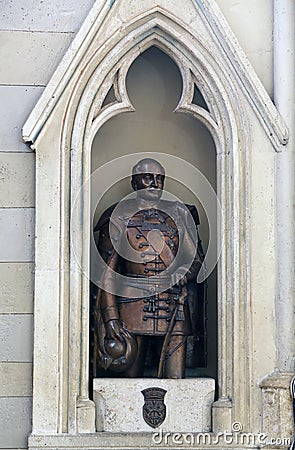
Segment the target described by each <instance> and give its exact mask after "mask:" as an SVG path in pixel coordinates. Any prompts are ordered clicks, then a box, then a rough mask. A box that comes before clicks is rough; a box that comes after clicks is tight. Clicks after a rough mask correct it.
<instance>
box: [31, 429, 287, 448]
mask: <svg viewBox="0 0 295 450" xmlns="http://www.w3.org/2000/svg"><path fill="white" fill-rule="evenodd" d="M154 433H155V432H153V431H151V432H150V433H108V432H102V433H90V434H80V435H69V434H64V435H47V436H44V435H43V436H41V435H31V436H30V438H29V450H45V449H52V450H79V449H84V450H133V449H134V450H138V449H140V450H150V449H157V448H169V449H170V450H179V449H191V450H192V449H200V450H207V449H208V450H209V449H210V450H227V449H231V450H248V449H249V450H250V449H251V450H260V449H261V448H263V449H264V450H281V449H282V450H283V449H286V447H287V446H286V445H265V446H263V445H261V444H260V445H247V444H241V443H240V444H236V443H235V442H234V443H233V444H228V443H226V442H225V441H224V439H223V440H222V439H220V441H219V442H218V444H214V442H216V441H217V440H218V434H216V433H193V434H191V436H192V437H193V442H192V441H190V440H189V439H190V437H189V435H190V434H189V433H187V436H186V437H185V435H184V434H181V433H172V434H171V435H170V436H166V437H165V433H163V439H162V442H160V443H159V442H154V440H153V434H154ZM167 434H168V433H167ZM178 434H180V437H179V436H176V435H178ZM205 434H206V436H207V441H203V440H202V439H203V438H202V439H201V437H202V436H204V435H205ZM209 438H210V442H211V443H208V442H209ZM185 440H186V442H185ZM158 441H159V438H158ZM175 441H178V442H175Z"/></svg>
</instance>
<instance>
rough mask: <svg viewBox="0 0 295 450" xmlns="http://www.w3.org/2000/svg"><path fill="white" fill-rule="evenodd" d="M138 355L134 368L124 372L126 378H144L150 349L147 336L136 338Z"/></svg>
mask: <svg viewBox="0 0 295 450" xmlns="http://www.w3.org/2000/svg"><path fill="white" fill-rule="evenodd" d="M136 340H137V355H136V359H135V361H134V363H133V364H132V366H131V367H130V368H129V369H127V370H126V372H124V375H125V376H126V377H130V378H137V377H142V376H143V372H144V363H145V359H146V354H147V349H148V338H147V337H146V336H136Z"/></svg>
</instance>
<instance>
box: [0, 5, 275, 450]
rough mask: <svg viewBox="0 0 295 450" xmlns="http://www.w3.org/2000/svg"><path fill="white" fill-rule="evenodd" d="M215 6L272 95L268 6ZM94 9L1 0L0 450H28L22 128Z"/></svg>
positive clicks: (27, 224)
mask: <svg viewBox="0 0 295 450" xmlns="http://www.w3.org/2000/svg"><path fill="white" fill-rule="evenodd" d="M121 1H124V0H121ZM217 3H218V5H219V7H220V8H221V10H222V11H223V13H224V15H225V17H226V19H227V20H228V22H229V24H230V26H231V27H232V29H233V31H234V33H235V34H236V36H237V38H238V40H239V42H240V44H241V46H242V47H243V49H244V50H245V51H246V53H247V55H248V57H249V60H250V62H251V63H252V64H253V66H254V68H255V70H256V71H257V74H258V75H259V76H260V78H261V80H262V82H263V84H264V86H265V87H266V89H267V90H268V92H269V93H270V95H272V92H273V83H272V78H273V76H272V73H273V68H272V2H271V1H269V0H260V1H259V2H257V0H251V1H247V2H245V1H244V0H236V1H234V0H217ZM92 4H93V0H82V1H80V2H79V6H78V7H77V2H75V1H74V0H62V1H57V0H44V1H42V0H38V1H37V0H24V1H22V2H21V1H20V0H19V1H14V2H13V1H12V0H10V1H7V2H4V0H0V5H1V8H0V17H1V19H0V20H1V22H0V42H1V43H2V45H1V46H0V60H1V65H0V93H1V102H0V118H1V120H0V129H1V140H0V152H1V154H0V186H1V189H0V208H1V211H0V242H1V244H0V280H1V282H0V286H1V287H0V290H1V300H2V301H1V304H0V448H7V449H8V448H12V449H16V448H18V449H20V448H21V449H23V448H26V447H27V435H28V433H29V432H30V426H31V425H30V422H31V408H32V405H31V394H32V357H33V355H32V339H33V338H32V336H33V285H34V167H35V158H34V157H35V155H34V153H32V152H31V151H30V149H29V148H28V147H27V146H26V145H25V144H24V143H23V142H22V138H21V128H22V125H23V124H24V122H25V120H26V118H27V116H28V114H29V113H30V112H31V110H32V109H33V107H34V105H35V104H36V102H37V100H38V98H39V97H40V95H41V93H42V92H43V90H44V88H45V86H46V85H47V83H48V81H49V80H50V78H51V76H52V74H53V72H54V70H55V68H56V67H57V65H58V63H59V61H60V60H61V58H62V56H63V55H64V53H65V51H66V49H67V48H68V46H69V44H70V42H71V41H72V39H73V37H74V36H75V33H76V32H77V30H78V29H79V27H80V25H81V24H82V22H83V19H84V18H85V16H86V15H87V13H88V11H89V10H90V8H91V6H92Z"/></svg>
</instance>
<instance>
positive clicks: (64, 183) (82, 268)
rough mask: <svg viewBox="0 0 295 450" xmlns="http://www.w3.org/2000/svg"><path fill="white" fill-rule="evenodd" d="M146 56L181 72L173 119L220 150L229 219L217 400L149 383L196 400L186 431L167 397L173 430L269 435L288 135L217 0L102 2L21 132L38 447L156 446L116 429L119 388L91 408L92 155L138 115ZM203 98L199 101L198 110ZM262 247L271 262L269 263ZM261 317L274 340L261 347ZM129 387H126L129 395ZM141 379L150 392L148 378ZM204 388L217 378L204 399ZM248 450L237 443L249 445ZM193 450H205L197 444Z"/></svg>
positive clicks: (137, 433) (34, 443)
mask: <svg viewBox="0 0 295 450" xmlns="http://www.w3.org/2000/svg"><path fill="white" fill-rule="evenodd" d="M150 47H157V48H158V49H160V50H161V51H162V52H164V53H165V54H166V55H168V56H169V58H171V59H172V60H173V61H174V63H175V64H176V65H177V67H178V69H179V72H180V75H181V80H182V93H181V97H180V99H179V102H178V104H177V105H175V112H177V113H182V114H184V115H187V116H190V117H192V118H194V119H195V120H196V123H197V122H199V123H202V124H203V126H204V127H205V128H206V129H207V131H208V133H209V134H210V136H211V138H212V140H213V141H214V149H215V152H216V154H215V166H216V192H217V196H218V199H219V202H220V208H221V211H222V214H219V215H218V214H217V230H218V233H217V234H218V241H219V242H221V241H222V243H223V246H222V252H221V254H220V258H219V261H218V266H217V278H218V287H217V296H216V298H217V332H218V349H217V358H216V359H217V376H216V384H217V390H216V392H217V397H216V398H215V401H214V403H212V401H213V382H214V380H212V379H207V380H206V379H205V380H202V379H198V378H195V377H192V378H190V379H186V380H177V381H175V380H160V381H159V380H157V379H153V380H152V386H157V385H158V386H159V387H161V386H160V384H161V383H164V385H165V386H167V389H166V390H167V391H169V390H170V389H171V392H173V389H174V388H175V387H174V386H173V387H169V386H170V384H174V383H176V385H177V387H176V388H177V389H178V391H181V390H182V389H183V390H184V391H185V392H184V393H183V396H185V395H186V396H187V394H188V392H191V394H190V397H191V398H189V399H188V401H190V402H191V403H190V404H192V405H193V404H194V405H195V406H194V408H193V409H190V411H189V416H190V417H187V423H188V424H187V427H186V428H185V429H184V430H177V424H178V423H179V418H178V417H173V415H171V411H173V408H174V407H173V402H175V400H176V399H175V397H174V395H172V397H173V399H172V400H171V401H172V403H170V400H169V405H171V406H169V408H170V409H169V419H167V420H168V422H167V424H166V425H165V427H164V429H165V432H166V431H167V432H168V433H169V432H172V431H180V432H181V431H189V432H190V433H196V434H198V433H202V432H206V433H208V434H209V435H210V436H211V444H210V445H209V447H212V448H226V444H225V443H222V441H221V440H219V441H218V439H217V438H216V436H218V435H217V434H216V433H218V432H225V431H231V430H232V426H233V424H236V423H237V422H238V423H239V424H241V426H242V428H243V430H244V431H245V432H249V433H254V434H255V433H256V434H257V433H259V432H261V424H260V419H259V417H260V415H261V414H263V408H262V400H261V390H260V387H259V381H260V380H261V379H262V378H263V376H264V375H265V374H267V373H270V372H271V371H272V370H273V368H274V367H275V324H274V321H273V317H274V292H275V277H267V280H266V279H265V276H264V275H265V273H274V272H275V256H274V254H273V253H274V252H273V251H272V249H273V248H274V226H273V225H274V211H273V209H274V208H273V205H274V203H275V202H274V199H275V191H274V182H273V178H274V160H275V157H274V156H275V152H277V151H281V150H282V149H283V146H284V144H285V143H286V141H287V129H286V127H285V125H284V123H283V121H282V119H281V117H280V116H279V114H278V112H277V110H276V108H275V107H274V105H273V103H272V102H271V100H270V98H269V97H268V95H267V93H266V91H265V90H264V88H263V86H262V85H261V83H260V81H259V80H258V78H257V76H256V74H255V72H254V70H253V68H252V67H251V66H250V64H249V62H248V60H247V58H246V57H245V55H244V53H243V51H242V50H241V48H240V47H239V44H238V43H237V40H236V39H235V38H234V36H233V34H232V32H231V30H230V28H229V27H228V25H227V24H226V22H225V20H224V18H223V16H222V14H221V12H220V10H219V9H218V7H217V5H216V3H215V1H214V0H183V1H182V2H179V1H178V0H175V1H171V0H169V1H167V0H157V1H156V2H155V1H154V0H147V1H145V2H130V1H126V0H116V1H111V2H109V1H106V0H97V1H96V3H95V4H94V6H93V9H92V10H91V12H90V14H89V16H88V17H87V18H86V20H85V22H84V24H83V26H82V28H81V30H80V31H79V33H78V34H77V36H76V38H75V39H74V41H73V43H72V44H71V46H70V48H69V50H68V52H67V53H66V55H65V56H64V58H63V60H62V62H61V64H60V66H59V67H58V69H57V71H56V72H55V74H54V76H53V77H52V79H51V81H50V83H49V85H48V86H47V88H46V89H45V91H44V93H43V95H42V97H41V99H40V100H39V102H38V103H37V105H36V107H35V108H34V110H33V112H32V113H31V115H30V117H29V118H28V120H27V122H26V124H25V126H24V129H23V136H24V139H25V141H26V142H27V143H28V144H29V145H31V147H32V148H33V149H34V150H35V151H36V249H35V250H36V251H35V255H36V273H35V309H34V323H35V327H34V382H33V431H32V435H31V436H30V438H29V448H30V449H40V450H41V449H45V448H54V449H56V450H59V449H77V448H87V449H89V448H96V449H99V448H101V449H104V450H107V449H109V448H113V449H114V448H116V449H120V448H142V449H148V448H153V447H155V448H156V447H158V444H156V443H155V442H154V441H152V437H151V432H149V431H148V430H147V429H146V428H145V425H144V424H143V423H142V422H141V418H140V416H137V419H136V423H137V425H134V428H132V425H129V426H128V427H127V428H124V427H125V425H124V426H123V425H122V424H121V425H122V426H121V428H117V422H116V420H115V419H116V407H117V406H116V405H112V402H113V401H115V400H116V399H115V395H114V394H113V391H112V390H113V384H112V383H111V382H110V381H108V380H103V379H96V380H95V382H94V392H95V394H94V398H95V401H96V405H95V403H94V401H93V400H92V398H90V395H89V277H90V243H91V239H92V232H91V231H90V230H91V228H92V219H93V217H92V214H91V185H90V181H89V180H90V175H91V150H92V147H93V142H94V139H95V137H96V136H99V130H100V129H101V128H102V127H103V125H104V124H107V122H109V121H110V119H112V118H114V117H116V116H118V115H119V114H121V113H127V112H129V113H131V112H132V111H134V105H133V104H132V102H131V100H130V98H129V95H128V90H127V88H126V77H127V73H128V71H129V68H130V67H131V65H132V63H133V62H134V61H135V60H136V59H137V58H138V57H139V56H140V55H141V54H142V53H144V52H145V51H146V50H147V49H149V48H150ZM196 91H198V92H200V94H201V97H202V99H203V100H204V103H202V102H198V101H197V102H196V101H195V98H196V95H195V93H196ZM110 92H111V96H112V100H111V101H107V100H106V99H107V98H108V99H109V98H110V97H108V94H109V93H110ZM143 92H144V91H143ZM179 156H181V155H179ZM262 169H263V171H264V177H263V180H262V177H261V170H262ZM171 170H172V169H171ZM173 176H174V174H173V172H172V173H171V177H173ZM183 182H184V184H185V182H186V180H185V179H184V180H183ZM262 192H263V195H262V194H261V193H262ZM262 224H263V226H262ZM264 236H267V237H268V240H267V241H265V240H264ZM262 245H265V249H264V251H266V252H267V254H268V258H267V259H263V260H262V259H261V256H260V253H259V251H258V248H261V246H262ZM250 262H251V264H250ZM266 315H267V317H268V320H267V321H265V316H266ZM262 321H263V322H264V330H263V333H265V334H266V335H267V336H269V339H268V341H267V342H266V343H265V345H264V347H263V349H262V348H261V346H260V345H259V344H260V342H261V340H262V339H263V337H262V335H261V326H260V325H261V322H262ZM150 381H151V380H149V381H148V385H149V386H150V384H149V382H150ZM116 382H118V380H117V381H116ZM129 382H130V381H129V380H120V383H122V385H123V383H125V385H126V387H127V386H128V383H129ZM146 382H147V381H146ZM136 383H138V386H140V389H141V386H142V384H141V383H142V380H137V381H136ZM203 383H208V386H207V388H206V389H207V393H205V394H204V395H203V394H202V392H203V391H202V389H199V387H200V386H201V385H202V384H203ZM168 385H169V386H168ZM184 387H185V388H184ZM126 390H127V389H125V395H126ZM129 395H133V394H132V393H130V394H129ZM175 395H176V394H175ZM202 395H203V396H202ZM167 398H168V397H167ZM128 400H130V398H129V397H128ZM138 401H139V400H138ZM109 402H110V403H109ZM130 408H131V406H130ZM140 408H142V403H141V405H140ZM107 409H109V410H112V413H113V414H111V416H110V415H109V416H108V415H107V413H106V410H107ZM179 414H180V413H179ZM211 415H212V418H213V423H212V424H211ZM110 417H111V418H110ZM167 417H168V416H167ZM107 418H108V420H107ZM112 418H113V419H112ZM112 420H114V424H113V425H112V426H111V425H110V423H111V422H112ZM280 420H284V418H283V417H281V418H280ZM264 423H266V424H267V423H268V422H267V421H265V422H264ZM163 426H164V425H163ZM102 430H105V431H102ZM209 431H210V433H209ZM271 431H272V430H265V429H264V432H267V433H271ZM239 442H240V441H239ZM241 442H242V441H241ZM241 442H240V443H237V445H236V448H239V447H241V448H243V446H244V444H243V443H241ZM171 445H172V448H175V444H173V443H172V444H171ZM173 445H174V447H173ZM196 445H197V447H198V446H200V448H203V446H202V442H201V444H200V445H199V444H196ZM254 447H255V445H254ZM182 448H186V447H185V445H184V446H182ZM187 448H191V446H189V445H187Z"/></svg>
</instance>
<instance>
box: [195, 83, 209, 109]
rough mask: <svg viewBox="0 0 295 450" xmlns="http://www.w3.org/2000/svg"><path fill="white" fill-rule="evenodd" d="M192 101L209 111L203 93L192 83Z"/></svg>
mask: <svg viewBox="0 0 295 450" xmlns="http://www.w3.org/2000/svg"><path fill="white" fill-rule="evenodd" d="M192 103H193V104H194V105H197V106H200V107H201V108H204V109H205V110H206V111H208V112H210V111H209V108H208V106H207V103H206V102H205V99H204V97H203V95H202V94H201V92H200V90H199V89H198V87H197V86H196V85H194V96H193V100H192Z"/></svg>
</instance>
